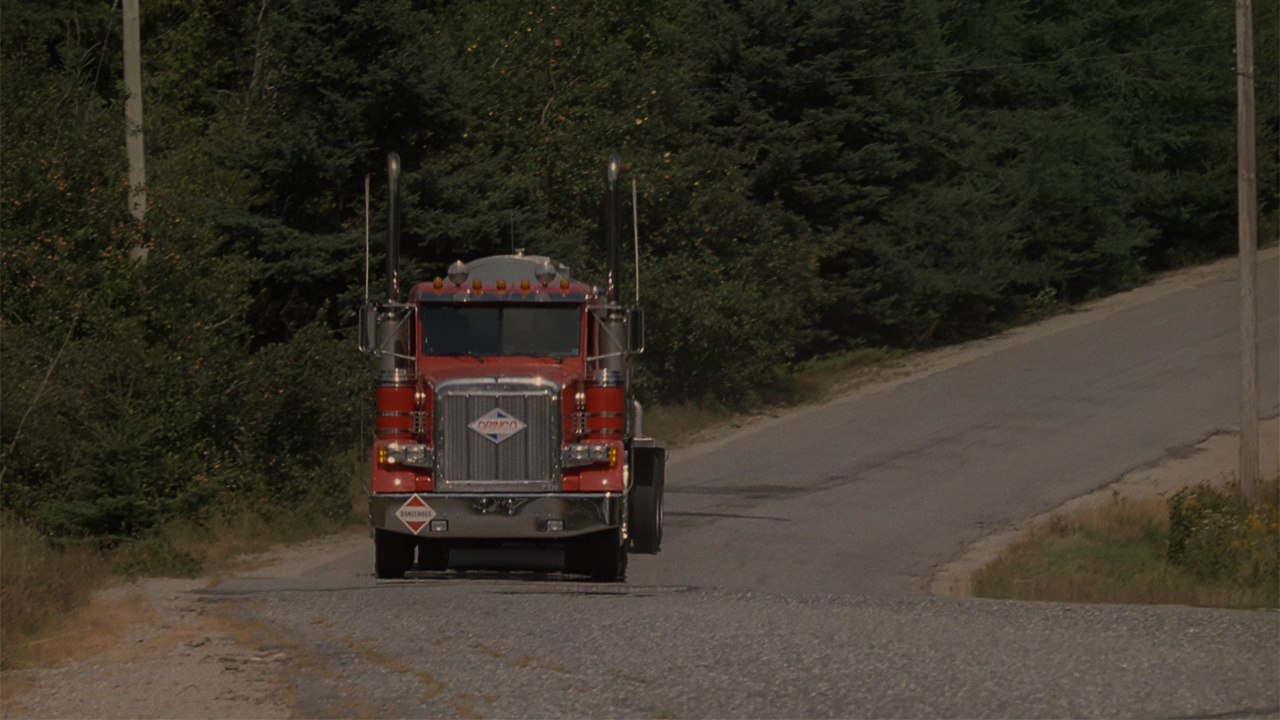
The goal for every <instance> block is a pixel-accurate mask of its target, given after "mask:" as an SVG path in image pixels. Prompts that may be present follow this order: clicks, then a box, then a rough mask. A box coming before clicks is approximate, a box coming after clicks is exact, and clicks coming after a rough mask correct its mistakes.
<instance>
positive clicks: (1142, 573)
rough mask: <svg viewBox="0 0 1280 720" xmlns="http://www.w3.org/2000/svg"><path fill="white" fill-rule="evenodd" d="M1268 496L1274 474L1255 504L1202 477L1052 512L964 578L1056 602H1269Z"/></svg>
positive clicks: (1272, 548)
mask: <svg viewBox="0 0 1280 720" xmlns="http://www.w3.org/2000/svg"><path fill="white" fill-rule="evenodd" d="M1188 498H1194V500H1193V503H1195V504H1196V505H1198V506H1199V507H1201V508H1204V507H1209V508H1211V512H1210V513H1207V514H1205V515H1206V516H1208V518H1209V519H1208V520H1205V519H1204V517H1199V519H1196V520H1191V521H1188V520H1187V519H1186V515H1187V514H1188V512H1187V508H1186V505H1187V499H1188ZM1275 498H1276V483H1274V482H1273V483H1270V484H1269V486H1268V491H1267V494H1266V495H1265V496H1264V501H1263V503H1262V504H1260V505H1258V506H1255V507H1249V506H1247V505H1245V504H1243V503H1241V502H1239V499H1238V497H1236V496H1235V494H1234V492H1233V491H1232V490H1231V489H1225V490H1224V489H1219V488H1213V487H1210V486H1207V485H1202V486H1197V487H1196V488H1191V489H1188V490H1187V491H1184V492H1183V493H1179V494H1178V495H1175V496H1174V497H1173V498H1170V499H1169V500H1165V499H1164V498H1159V497H1154V498H1144V499H1140V500H1128V499H1117V500H1116V501H1115V502H1113V503H1111V504H1109V505H1105V506H1102V507H1097V508H1091V509H1087V510H1082V511H1080V512H1077V513H1075V514H1072V515H1070V516H1058V517H1055V518H1053V519H1052V520H1051V521H1050V522H1049V523H1047V524H1046V525H1045V526H1043V527H1040V528H1037V529H1034V530H1032V531H1031V532H1030V533H1028V534H1027V535H1026V536H1024V537H1023V538H1022V539H1021V540H1020V541H1019V542H1017V543H1016V544H1014V545H1013V546H1012V547H1011V548H1010V549H1009V550H1008V551H1006V552H1005V554H1004V555H1002V556H1001V557H1000V558H998V559H997V560H995V561H994V562H992V563H991V564H989V565H987V566H986V567H985V568H983V569H982V570H980V571H979V572H978V573H977V574H976V575H975V576H974V578H973V587H974V594H975V595H977V596H979V597H992V598H1009V599H1018V600H1050V601H1061V602H1117V603H1138V604H1180V605H1199V606H1209V607H1235V608H1250V607H1277V605H1280V540H1278V539H1277V538H1278V537H1280V535H1278V528H1280V522H1277V509H1276V508H1277V504H1276V499H1275ZM1228 509H1229V510H1228ZM1193 510H1194V508H1193ZM1171 518H1172V519H1173V522H1172V523H1171ZM1179 527H1181V529H1178V528H1179ZM1171 528H1172V529H1173V533H1172V537H1173V538H1175V541H1174V543H1173V544H1172V545H1171V543H1170V540H1171ZM1178 537H1181V540H1180V541H1179V540H1177V538H1178ZM1171 551H1172V552H1171Z"/></svg>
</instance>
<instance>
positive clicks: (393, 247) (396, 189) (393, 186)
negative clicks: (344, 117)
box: [387, 152, 400, 304]
mask: <svg viewBox="0 0 1280 720" xmlns="http://www.w3.org/2000/svg"><path fill="white" fill-rule="evenodd" d="M399 206H400V155H399V154H398V153H394V152H393V153H387V215H388V217H387V302H390V303H392V304H395V303H398V302H400V207H399Z"/></svg>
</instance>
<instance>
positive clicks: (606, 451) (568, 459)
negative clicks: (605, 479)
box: [560, 443, 618, 469]
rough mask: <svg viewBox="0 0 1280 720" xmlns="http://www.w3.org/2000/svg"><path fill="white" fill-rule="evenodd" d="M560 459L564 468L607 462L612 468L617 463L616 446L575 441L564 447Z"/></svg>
mask: <svg viewBox="0 0 1280 720" xmlns="http://www.w3.org/2000/svg"><path fill="white" fill-rule="evenodd" d="M560 460H561V462H560V465H561V467H566V468H571V467H582V466H583V465H596V464H602V463H608V464H609V467H610V469H612V468H614V467H616V466H617V465H618V446H617V445H595V444H592V443H575V444H573V445H570V446H569V447H567V448H565V449H564V452H563V453H561V457H560Z"/></svg>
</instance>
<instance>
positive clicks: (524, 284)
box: [520, 279, 529, 290]
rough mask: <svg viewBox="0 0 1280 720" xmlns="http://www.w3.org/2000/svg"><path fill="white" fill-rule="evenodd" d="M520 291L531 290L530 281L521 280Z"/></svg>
mask: <svg viewBox="0 0 1280 720" xmlns="http://www.w3.org/2000/svg"><path fill="white" fill-rule="evenodd" d="M520 289H521V290H528V289H529V281H528V280H527V279H526V280H521V281H520Z"/></svg>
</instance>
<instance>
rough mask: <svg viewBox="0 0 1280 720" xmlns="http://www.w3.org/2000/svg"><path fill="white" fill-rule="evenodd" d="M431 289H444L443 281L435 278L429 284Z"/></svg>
mask: <svg viewBox="0 0 1280 720" xmlns="http://www.w3.org/2000/svg"><path fill="white" fill-rule="evenodd" d="M431 287H433V288H435V289H437V290H439V289H440V288H442V287H444V281H443V280H441V279H440V278H436V279H435V280H434V281H433V282H432V283H431Z"/></svg>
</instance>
